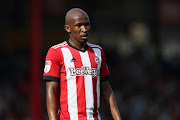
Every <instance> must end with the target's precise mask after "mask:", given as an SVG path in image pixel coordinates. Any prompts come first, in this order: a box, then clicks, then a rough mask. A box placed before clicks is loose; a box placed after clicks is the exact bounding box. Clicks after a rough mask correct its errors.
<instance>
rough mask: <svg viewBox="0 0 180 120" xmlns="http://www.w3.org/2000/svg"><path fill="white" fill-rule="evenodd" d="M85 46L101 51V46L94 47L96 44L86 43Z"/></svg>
mask: <svg viewBox="0 0 180 120" xmlns="http://www.w3.org/2000/svg"><path fill="white" fill-rule="evenodd" d="M87 45H88V46H89V47H91V48H99V49H101V50H102V47H101V46H99V45H96V44H91V43H88V42H87Z"/></svg>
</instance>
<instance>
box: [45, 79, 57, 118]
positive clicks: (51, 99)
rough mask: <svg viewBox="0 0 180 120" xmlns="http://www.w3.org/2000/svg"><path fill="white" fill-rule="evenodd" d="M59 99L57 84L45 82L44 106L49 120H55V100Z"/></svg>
mask: <svg viewBox="0 0 180 120" xmlns="http://www.w3.org/2000/svg"><path fill="white" fill-rule="evenodd" d="M58 97H59V83H58V82H54V81H50V82H46V105H47V111H48V116H49V120H57V99H58Z"/></svg>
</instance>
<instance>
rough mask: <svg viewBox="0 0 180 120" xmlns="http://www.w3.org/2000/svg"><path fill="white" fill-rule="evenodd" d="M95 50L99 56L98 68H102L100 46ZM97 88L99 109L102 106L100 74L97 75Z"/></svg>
mask: <svg viewBox="0 0 180 120" xmlns="http://www.w3.org/2000/svg"><path fill="white" fill-rule="evenodd" d="M93 51H94V53H95V55H96V56H97V57H98V58H99V64H98V66H97V68H98V70H100V68H101V61H102V58H101V50H100V49H98V48H93ZM96 89H97V110H98V109H99V106H100V76H97V85H96Z"/></svg>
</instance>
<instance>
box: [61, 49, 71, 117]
mask: <svg viewBox="0 0 180 120" xmlns="http://www.w3.org/2000/svg"><path fill="white" fill-rule="evenodd" d="M60 53H61V54H60V55H61V56H60V58H62V63H60V64H64V58H63V55H62V51H61V50H60ZM61 72H62V73H61V76H60V78H61V79H60V89H61V90H60V109H61V108H63V109H61V112H60V119H59V120H64V119H67V120H70V114H69V112H68V111H69V110H68V91H67V80H66V68H65V65H63V66H62V68H61ZM63 73H64V74H63ZM63 80H64V81H63Z"/></svg>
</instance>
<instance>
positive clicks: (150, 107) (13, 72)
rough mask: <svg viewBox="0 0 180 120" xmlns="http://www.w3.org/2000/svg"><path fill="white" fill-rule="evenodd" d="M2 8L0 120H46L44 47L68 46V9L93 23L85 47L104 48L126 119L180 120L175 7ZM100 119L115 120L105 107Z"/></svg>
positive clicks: (62, 1)
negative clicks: (64, 43) (77, 10)
mask: <svg viewBox="0 0 180 120" xmlns="http://www.w3.org/2000/svg"><path fill="white" fill-rule="evenodd" d="M33 1H34V3H32V2H33ZM38 2H40V3H39V4H38ZM0 6H1V7H0V13H1V19H0V26H1V27H0V31H1V32H0V39H1V40H0V56H1V59H0V63H1V69H0V76H1V84H0V120H48V118H47V112H46V105H45V83H44V82H43V80H42V74H43V67H44V59H45V55H46V53H47V50H48V48H49V47H51V46H52V45H54V44H57V43H60V42H62V41H64V40H67V38H68V36H67V33H66V32H65V30H64V16H65V13H66V12H67V10H69V9H70V8H72V7H80V8H82V9H84V10H85V11H86V12H87V13H88V14H89V16H90V21H91V26H92V29H91V32H90V37H89V42H91V43H95V44H99V45H101V46H102V47H103V48H104V51H105V54H106V57H107V63H108V66H109V70H110V73H111V78H112V79H111V80H110V84H111V86H112V88H113V90H114V92H115V95H116V100H117V103H118V106H119V109H120V112H121V116H122V118H123V120H180V94H179V92H180V88H179V82H180V1H179V0H42V1H39V0H3V1H1V5H0ZM36 10H37V11H36ZM101 112H102V114H101V115H102V120H112V118H111V117H110V114H109V111H108V110H107V109H106V107H105V106H104V105H102V108H101Z"/></svg>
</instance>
